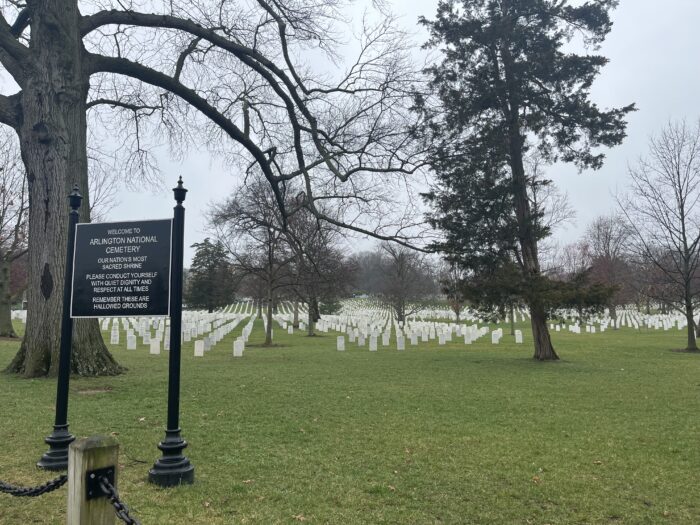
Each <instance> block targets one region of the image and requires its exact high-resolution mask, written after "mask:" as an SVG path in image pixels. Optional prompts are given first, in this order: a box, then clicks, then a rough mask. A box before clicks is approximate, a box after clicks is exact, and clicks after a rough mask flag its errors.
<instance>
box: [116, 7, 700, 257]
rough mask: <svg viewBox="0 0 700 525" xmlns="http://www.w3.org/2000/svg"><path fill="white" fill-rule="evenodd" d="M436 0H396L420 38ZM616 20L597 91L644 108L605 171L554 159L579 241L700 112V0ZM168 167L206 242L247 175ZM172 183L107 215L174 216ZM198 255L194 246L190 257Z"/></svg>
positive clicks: (196, 236)
mask: <svg viewBox="0 0 700 525" xmlns="http://www.w3.org/2000/svg"><path fill="white" fill-rule="evenodd" d="M436 6H437V0H393V9H394V12H396V13H398V14H400V15H402V23H403V24H405V26H406V28H407V29H410V30H412V31H414V32H415V33H416V40H417V43H422V41H423V40H425V33H423V32H422V30H419V29H418V28H417V27H416V20H417V19H418V16H419V15H424V16H426V17H428V18H432V17H434V14H435V9H436ZM357 12H358V13H359V12H361V10H358V11H357ZM613 19H614V24H615V25H614V27H613V30H612V33H611V34H610V35H609V37H608V39H607V40H606V42H605V43H604V45H603V47H602V49H601V53H602V54H603V55H605V56H607V57H608V58H609V59H610V64H609V65H608V66H607V67H606V68H605V69H604V71H603V73H602V74H601V76H600V77H599V79H598V80H597V82H596V83H595V85H594V89H593V98H594V100H595V101H596V102H597V103H598V104H599V105H600V106H602V107H612V106H622V105H625V104H628V103H631V102H635V103H636V104H637V107H638V111H637V112H636V113H634V114H632V115H631V116H630V117H629V126H628V137H627V139H626V140H625V142H624V144H623V145H622V146H619V147H618V148H616V149H614V150H610V151H608V152H607V160H606V163H605V165H604V167H603V168H602V169H601V170H599V171H597V172H584V173H581V174H579V173H577V171H576V170H575V169H573V168H570V167H567V166H564V167H559V166H555V167H553V168H552V170H551V171H550V173H549V176H550V178H552V179H553V180H554V181H555V182H556V183H557V185H558V186H559V187H560V188H562V189H563V190H564V191H566V192H567V193H568V195H569V199H570V202H571V204H572V205H573V207H574V208H575V209H576V211H577V219H576V221H575V224H573V225H572V226H570V227H569V228H568V229H567V230H566V231H564V232H559V233H558V234H557V237H558V238H559V240H560V241H561V242H567V241H568V240H575V239H576V238H577V237H578V236H579V235H580V234H581V233H582V232H583V230H584V229H585V227H586V224H588V223H589V222H590V221H591V220H592V219H593V218H594V217H596V216H597V215H601V214H607V213H611V212H612V211H614V208H615V203H614V198H613V194H614V193H615V192H616V191H624V189H625V185H626V183H627V166H628V165H629V164H634V163H635V162H636V161H637V159H638V158H639V157H640V156H642V155H644V154H645V150H646V147H647V142H648V138H649V136H650V135H651V134H653V133H656V132H658V131H659V130H660V129H661V128H662V127H663V126H664V125H665V124H666V123H667V122H669V121H671V120H679V119H684V118H685V119H687V120H689V121H694V120H696V119H697V118H698V117H700V96H699V94H700V68H699V67H698V62H699V60H698V50H700V30H698V26H697V21H698V20H700V0H622V1H621V2H620V6H619V8H618V9H617V10H616V11H615V12H614V13H613ZM161 170H162V175H163V179H164V180H165V182H166V184H165V187H166V188H167V189H168V190H169V188H171V187H172V186H174V185H175V182H176V180H177V177H178V175H182V176H183V179H184V180H185V186H186V187H187V188H189V190H190V192H189V193H188V196H187V200H186V202H185V206H186V208H187V229H186V239H185V242H186V244H187V245H188V246H189V245H191V244H192V243H194V242H198V241H201V240H202V239H204V237H205V236H206V229H205V221H204V214H205V213H206V211H207V208H208V205H209V204H210V203H211V202H213V201H216V200H219V199H221V198H222V197H224V196H227V195H229V194H230V192H231V190H232V188H233V187H234V186H235V185H236V184H237V183H238V182H240V180H239V178H238V176H237V175H236V173H234V172H231V171H229V170H226V169H225V168H224V167H222V166H221V165H219V164H217V163H212V161H211V160H210V159H209V157H208V155H206V154H205V153H197V154H194V153H193V154H192V155H190V156H189V157H188V158H187V159H186V160H185V161H184V162H182V163H173V162H170V161H169V160H168V159H167V157H162V158H161ZM168 190H165V189H164V190H163V191H161V192H160V193H158V192H156V193H153V192H150V191H146V192H127V191H123V192H121V193H120V195H119V201H120V205H118V206H117V207H116V208H115V209H114V210H112V212H111V213H110V214H109V216H108V219H109V220H135V219H152V218H162V217H168V216H170V214H171V210H172V206H173V204H174V203H173V201H172V193H171V192H170V191H168ZM191 256H192V250H189V249H188V251H187V252H186V261H185V264H188V263H189V260H190V259H191Z"/></svg>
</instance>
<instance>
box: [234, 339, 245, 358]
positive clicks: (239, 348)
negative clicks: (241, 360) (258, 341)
mask: <svg viewBox="0 0 700 525" xmlns="http://www.w3.org/2000/svg"><path fill="white" fill-rule="evenodd" d="M244 348H245V343H244V342H243V339H241V338H238V339H236V340H235V341H234V342H233V357H243V349H244Z"/></svg>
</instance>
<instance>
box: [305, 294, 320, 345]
mask: <svg viewBox="0 0 700 525" xmlns="http://www.w3.org/2000/svg"><path fill="white" fill-rule="evenodd" d="M316 321H318V299H316V298H315V297H310V298H309V325H308V326H307V327H306V335H308V336H314V335H316Z"/></svg>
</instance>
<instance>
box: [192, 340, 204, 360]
mask: <svg viewBox="0 0 700 525" xmlns="http://www.w3.org/2000/svg"><path fill="white" fill-rule="evenodd" d="M194 356H195V357H203V356H204V341H202V340H201V339H200V340H197V341H195V342H194Z"/></svg>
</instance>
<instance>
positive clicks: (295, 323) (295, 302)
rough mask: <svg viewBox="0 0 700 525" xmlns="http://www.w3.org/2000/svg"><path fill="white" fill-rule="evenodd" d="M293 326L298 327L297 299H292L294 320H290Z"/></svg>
mask: <svg viewBox="0 0 700 525" xmlns="http://www.w3.org/2000/svg"><path fill="white" fill-rule="evenodd" d="M292 326H293V327H294V328H299V301H294V320H293V321H292Z"/></svg>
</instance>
